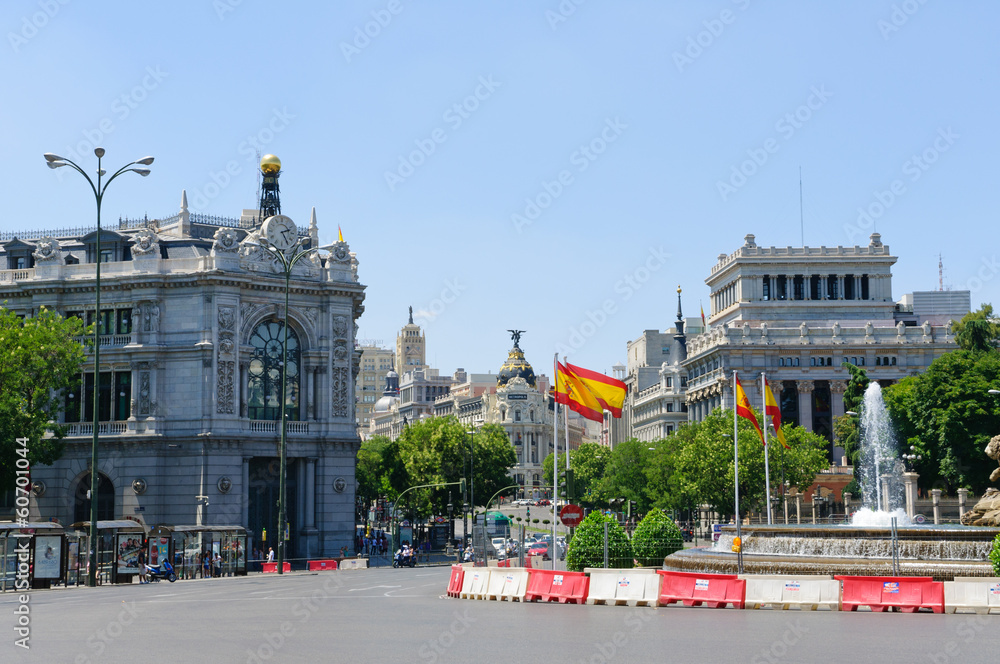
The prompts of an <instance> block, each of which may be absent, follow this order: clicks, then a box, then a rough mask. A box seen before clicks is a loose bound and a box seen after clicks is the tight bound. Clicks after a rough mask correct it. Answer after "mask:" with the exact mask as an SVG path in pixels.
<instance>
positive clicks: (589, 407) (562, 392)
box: [555, 362, 604, 422]
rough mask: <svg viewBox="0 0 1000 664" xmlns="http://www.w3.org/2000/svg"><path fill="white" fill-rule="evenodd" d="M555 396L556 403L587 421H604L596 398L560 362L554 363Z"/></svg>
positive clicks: (602, 411)
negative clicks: (567, 407)
mask: <svg viewBox="0 0 1000 664" xmlns="http://www.w3.org/2000/svg"><path fill="white" fill-rule="evenodd" d="M555 396H556V403H561V404H564V405H567V406H569V408H570V410H574V411H576V412H577V413H580V415H582V416H583V417H585V418H587V419H588V420H593V421H595V422H603V421H604V409H603V408H602V406H601V403H600V402H599V401H598V400H597V397H596V396H594V394H593V392H591V391H590V390H589V389H587V387H586V385H584V384H583V382H581V380H580V379H579V378H577V376H576V374H574V373H573V372H572V371H570V370H569V369H568V368H567V367H566V366H565V365H564V364H563V363H562V362H556V395H555Z"/></svg>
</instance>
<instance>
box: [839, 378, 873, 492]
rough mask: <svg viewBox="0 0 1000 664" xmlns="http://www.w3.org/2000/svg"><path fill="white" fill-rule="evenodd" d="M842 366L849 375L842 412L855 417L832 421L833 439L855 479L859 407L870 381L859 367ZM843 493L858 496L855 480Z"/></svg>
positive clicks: (857, 463)
mask: <svg viewBox="0 0 1000 664" xmlns="http://www.w3.org/2000/svg"><path fill="white" fill-rule="evenodd" d="M841 366H843V367H844V368H845V369H847V371H848V372H849V373H850V374H851V378H850V380H848V381H847V388H846V389H845V390H844V410H845V411H851V412H854V413H856V415H846V414H845V415H841V416H840V417H838V418H836V419H835V420H834V421H833V437H834V440H835V441H836V442H837V445H840V446H841V447H843V448H844V453H845V454H846V455H847V458H848V460H849V461H850V462H851V465H852V466H853V467H854V469H855V477H858V476H860V473H859V472H858V469H859V468H860V467H861V463H862V460H861V406H862V404H863V403H864V400H865V390H867V389H868V385H869V384H870V383H871V380H869V378H868V373H867V372H866V371H865V370H864V369H862V368H861V367H858V366H855V365H853V364H851V363H850V362H844V363H843V364H842V365H841ZM844 491H848V492H850V493H853V494H854V495H855V496H857V495H860V490H859V488H858V483H857V480H851V483H850V484H848V485H847V486H846V487H844Z"/></svg>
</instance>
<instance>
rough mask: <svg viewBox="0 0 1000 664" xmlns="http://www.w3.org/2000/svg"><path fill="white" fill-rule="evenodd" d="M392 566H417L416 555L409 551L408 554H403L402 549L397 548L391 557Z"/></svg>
mask: <svg viewBox="0 0 1000 664" xmlns="http://www.w3.org/2000/svg"><path fill="white" fill-rule="evenodd" d="M392 566H393V567H416V566H417V555H416V553H413V552H411V553H410V554H409V555H405V556H404V555H403V550H402V549H399V550H397V551H396V556H395V557H394V558H393V559H392Z"/></svg>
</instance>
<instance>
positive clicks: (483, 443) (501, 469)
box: [469, 424, 517, 506]
mask: <svg viewBox="0 0 1000 664" xmlns="http://www.w3.org/2000/svg"><path fill="white" fill-rule="evenodd" d="M472 438H473V436H472V435H470V437H469V441H470V444H471V442H472ZM474 438H475V448H476V467H475V481H476V502H477V503H479V504H480V505H484V506H485V505H486V501H487V500H489V499H490V497H491V496H493V495H494V494H495V493H497V492H498V491H500V490H501V489H503V488H504V487H508V486H510V485H512V484H514V478H513V477H512V476H511V472H510V471H511V469H512V468H513V467H514V466H515V465H516V464H517V454H515V452H514V448H513V447H512V446H511V444H510V438H508V437H507V432H506V431H505V430H504V428H503V427H502V426H500V425H499V424H486V425H484V426H483V427H481V428H480V429H478V430H476V433H475V435H474ZM516 491H517V490H516V489H509V490H507V491H504V492H503V493H502V494H501V495H504V496H513V495H514V494H515V493H516Z"/></svg>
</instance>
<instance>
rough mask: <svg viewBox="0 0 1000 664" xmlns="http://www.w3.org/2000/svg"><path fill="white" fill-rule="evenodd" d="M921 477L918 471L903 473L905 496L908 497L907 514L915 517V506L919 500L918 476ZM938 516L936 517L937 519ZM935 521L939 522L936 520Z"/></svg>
mask: <svg viewBox="0 0 1000 664" xmlns="http://www.w3.org/2000/svg"><path fill="white" fill-rule="evenodd" d="M918 477H920V475H918V474H917V473H914V472H906V473H903V485H904V497H905V499H906V516H908V517H910V518H911V519H912V518H913V515H914V514H915V510H914V508H915V506H916V502H917V478H918ZM936 518H937V517H935V519H936ZM934 523H937V521H936V520H935V521H934Z"/></svg>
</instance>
